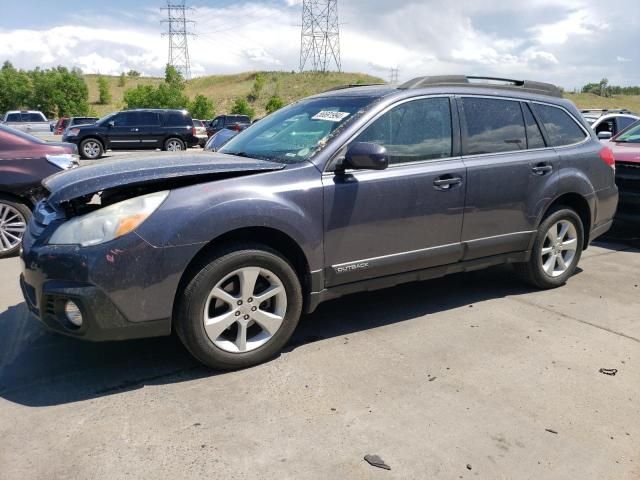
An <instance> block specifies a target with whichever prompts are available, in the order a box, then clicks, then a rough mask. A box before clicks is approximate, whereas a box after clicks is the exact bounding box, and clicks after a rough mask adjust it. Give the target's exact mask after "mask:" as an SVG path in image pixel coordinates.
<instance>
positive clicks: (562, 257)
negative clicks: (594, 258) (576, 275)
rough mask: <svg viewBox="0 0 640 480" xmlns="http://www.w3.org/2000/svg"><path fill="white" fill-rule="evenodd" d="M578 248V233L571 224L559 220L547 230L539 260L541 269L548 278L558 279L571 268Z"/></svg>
mask: <svg viewBox="0 0 640 480" xmlns="http://www.w3.org/2000/svg"><path fill="white" fill-rule="evenodd" d="M577 248H578V233H577V230H576V227H575V225H574V224H573V223H571V222H570V221H568V220H560V221H558V222H556V223H554V224H553V225H551V228H549V231H548V232H547V234H546V236H545V238H544V242H543V244H542V249H541V250H540V258H541V260H542V269H543V270H544V272H545V273H546V274H547V275H549V276H550V277H559V276H560V275H562V274H564V273H565V272H566V271H567V270H569V268H571V267H572V266H573V262H574V260H575V258H576V250H577Z"/></svg>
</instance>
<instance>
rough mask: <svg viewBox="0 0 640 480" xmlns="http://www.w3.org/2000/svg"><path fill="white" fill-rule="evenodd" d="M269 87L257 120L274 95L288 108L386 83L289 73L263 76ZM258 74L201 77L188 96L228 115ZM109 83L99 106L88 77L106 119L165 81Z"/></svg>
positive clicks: (93, 79) (355, 76)
mask: <svg viewBox="0 0 640 480" xmlns="http://www.w3.org/2000/svg"><path fill="white" fill-rule="evenodd" d="M263 75H264V77H265V80H266V81H265V85H264V87H263V89H262V92H261V93H260V96H259V97H258V99H257V100H256V101H255V102H254V104H253V107H254V108H255V110H256V115H257V116H259V117H260V116H263V115H264V114H265V110H264V106H265V104H266V103H267V101H268V100H269V98H270V97H271V96H272V95H278V96H279V97H281V98H282V99H283V100H284V102H285V104H286V103H290V102H292V101H294V100H298V99H300V98H303V97H307V96H309V95H313V94H315V93H320V92H323V91H325V90H328V89H330V88H332V87H336V86H339V85H347V84H358V83H382V82H383V80H382V79H380V78H377V77H372V76H370V75H365V74H362V73H326V74H321V73H311V72H304V73H288V72H263ZM255 77H256V72H246V73H239V74H236V75H211V76H208V77H199V78H195V79H193V80H190V81H188V82H187V87H186V93H187V95H188V96H189V97H190V98H193V97H195V96H196V95H197V94H202V95H204V96H206V97H208V98H209V99H211V100H212V101H213V103H214V105H215V109H216V114H218V115H219V114H224V113H228V112H229V110H230V109H231V106H232V104H233V102H234V100H235V99H236V98H237V97H244V98H246V97H247V95H249V93H250V92H251V89H252V87H253V83H254V80H255ZM106 78H107V79H108V81H109V91H110V93H111V96H112V101H111V103H110V104H108V105H99V104H98V103H97V102H98V76H97V75H85V80H86V82H87V86H88V88H89V103H90V104H91V108H92V109H93V110H94V111H95V112H96V114H97V115H99V116H102V115H106V114H107V113H109V112H113V111H115V110H121V109H122V108H123V107H124V105H123V102H122V98H123V95H124V92H125V90H127V89H129V88H133V87H135V86H137V85H147V84H158V83H161V82H162V81H163V79H162V78H148V77H140V78H129V77H127V78H126V84H125V86H124V87H121V86H119V82H120V77H106Z"/></svg>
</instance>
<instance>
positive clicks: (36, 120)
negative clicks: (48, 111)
mask: <svg viewBox="0 0 640 480" xmlns="http://www.w3.org/2000/svg"><path fill="white" fill-rule="evenodd" d="M0 123H3V124H4V125H7V126H9V127H12V128H15V129H16V130H21V131H23V132H26V133H50V132H51V123H50V122H49V120H47V117H45V116H44V113H42V112H39V111H37V110H9V111H8V112H7V113H5V114H4V115H3V117H2V119H1V121H0Z"/></svg>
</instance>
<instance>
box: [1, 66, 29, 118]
mask: <svg viewBox="0 0 640 480" xmlns="http://www.w3.org/2000/svg"><path fill="white" fill-rule="evenodd" d="M32 96H33V86H32V84H31V79H30V78H29V75H28V74H27V73H26V72H23V71H22V70H16V69H15V68H14V66H13V65H12V64H11V63H10V62H4V64H3V65H2V68H0V112H4V111H6V110H15V109H18V108H27V107H30V106H31V101H30V100H31V97H32Z"/></svg>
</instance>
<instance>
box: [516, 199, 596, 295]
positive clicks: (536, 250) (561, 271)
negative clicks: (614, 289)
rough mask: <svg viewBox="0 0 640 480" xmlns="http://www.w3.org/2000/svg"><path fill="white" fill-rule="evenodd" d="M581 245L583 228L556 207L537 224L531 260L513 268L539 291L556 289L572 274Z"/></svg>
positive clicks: (567, 211)
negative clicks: (540, 289) (539, 289)
mask: <svg viewBox="0 0 640 480" xmlns="http://www.w3.org/2000/svg"><path fill="white" fill-rule="evenodd" d="M583 246H584V226H583V225H582V220H581V219H580V216H579V215H578V214H577V213H576V212H575V211H574V210H572V209H570V208H568V207H565V206H558V207H556V208H554V209H553V210H551V211H550V212H549V214H548V215H547V216H546V218H545V219H544V220H543V221H542V223H541V224H540V227H539V228H538V233H537V235H536V240H535V242H534V244H533V249H532V251H531V258H530V259H529V261H528V262H525V263H516V264H515V265H514V267H515V270H516V272H517V273H518V274H519V276H520V277H521V278H522V279H523V280H524V281H526V282H527V283H529V284H531V285H533V286H535V287H538V288H542V289H550V288H556V287H559V286H561V285H564V283H565V282H566V281H567V279H568V278H569V277H570V276H571V275H573V274H574V272H575V270H576V267H577V266H578V262H579V261H580V257H581V255H582V250H583Z"/></svg>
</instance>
